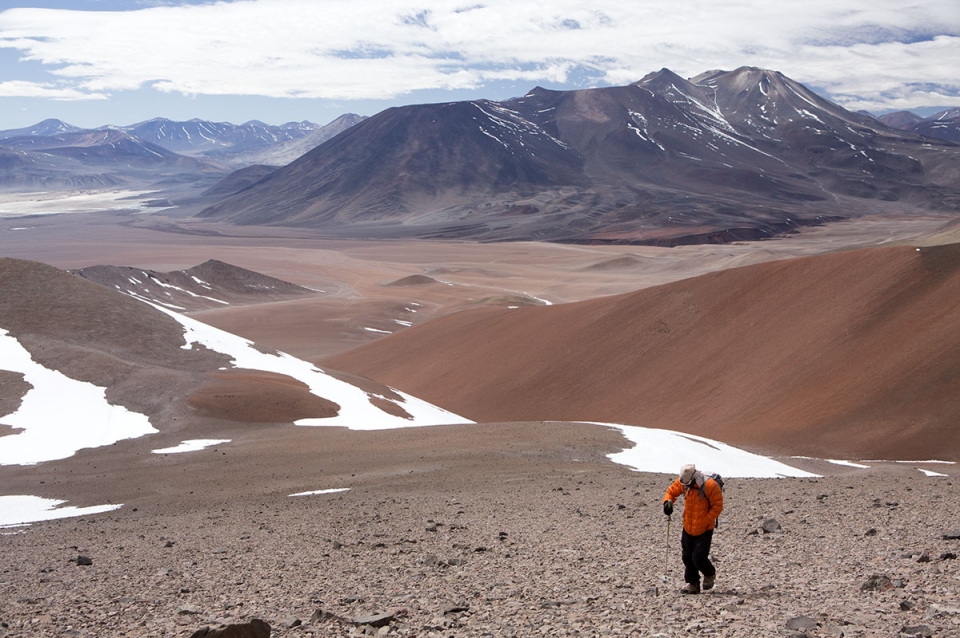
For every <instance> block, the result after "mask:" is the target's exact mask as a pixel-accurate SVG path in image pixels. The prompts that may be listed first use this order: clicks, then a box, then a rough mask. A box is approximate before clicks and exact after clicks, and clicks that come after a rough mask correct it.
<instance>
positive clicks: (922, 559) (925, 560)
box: [917, 552, 930, 563]
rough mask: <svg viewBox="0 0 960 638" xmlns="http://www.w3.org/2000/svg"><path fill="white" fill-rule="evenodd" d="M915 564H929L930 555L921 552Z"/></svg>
mask: <svg viewBox="0 0 960 638" xmlns="http://www.w3.org/2000/svg"><path fill="white" fill-rule="evenodd" d="M917 562H918V563H929V562H930V554H929V553H927V552H923V553H922V554H920V558H918V559H917Z"/></svg>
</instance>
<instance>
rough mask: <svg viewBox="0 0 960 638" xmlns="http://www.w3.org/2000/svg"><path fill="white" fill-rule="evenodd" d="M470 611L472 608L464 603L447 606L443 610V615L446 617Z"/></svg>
mask: <svg viewBox="0 0 960 638" xmlns="http://www.w3.org/2000/svg"><path fill="white" fill-rule="evenodd" d="M469 609H470V606H469V605H467V604H466V603H464V602H461V603H455V604H452V605H446V606H445V607H444V608H443V615H444V616H446V615H447V614H459V613H461V612H464V611H468V610H469Z"/></svg>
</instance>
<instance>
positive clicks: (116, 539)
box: [0, 426, 960, 638]
mask: <svg viewBox="0 0 960 638" xmlns="http://www.w3.org/2000/svg"><path fill="white" fill-rule="evenodd" d="M473 427H475V428H479V427H481V426H473ZM531 427H532V426H531ZM540 427H541V429H536V428H534V430H529V429H528V430H523V429H522V428H521V429H518V430H517V432H515V433H512V434H509V435H507V434H504V435H503V436H504V437H507V438H509V437H512V436H518V437H522V436H526V437H528V440H529V438H530V437H531V436H533V435H536V434H538V433H542V432H543V431H545V430H543V429H542V427H543V426H540ZM427 430H433V429H424V430H421V431H420V434H419V435H418V434H414V432H415V431H413V430H411V431H409V432H410V433H408V434H405V433H393V434H386V433H385V434H383V435H382V436H384V437H393V438H392V439H390V438H385V439H383V440H384V441H385V443H386V447H385V448H376V447H369V446H368V447H367V448H366V449H365V450H363V451H364V452H365V454H364V455H362V456H363V458H364V459H366V460H365V461H363V462H362V463H361V462H357V464H356V471H354V472H352V473H351V474H347V473H346V470H343V471H341V470H338V472H340V473H339V474H336V476H334V475H332V474H331V475H329V476H328V477H327V479H325V482H326V485H323V486H324V487H325V486H331V487H335V486H336V485H337V484H338V483H337V481H343V482H341V483H339V484H340V485H343V484H344V483H345V482H347V481H350V482H352V485H351V489H350V490H349V491H344V492H339V493H329V494H319V495H313V496H303V497H289V496H287V494H288V493H292V492H293V491H295V490H294V489H292V488H291V487H289V486H290V485H293V484H295V483H296V481H297V480H299V479H297V476H296V475H294V478H293V479H291V478H290V476H289V475H280V474H278V473H274V479H273V483H271V482H270V479H269V476H268V474H267V473H266V472H264V471H262V470H261V469H258V468H260V466H256V465H254V464H251V466H250V467H251V468H253V469H251V470H250V471H251V473H252V474H251V475H252V476H253V477H254V478H255V481H254V483H253V484H252V485H251V484H249V483H248V484H247V486H246V487H244V488H242V489H238V490H221V491H218V490H211V491H210V492H209V493H208V494H207V495H206V496H204V498H202V499H197V498H196V496H195V495H194V496H187V494H188V492H186V491H184V492H182V493H179V492H178V489H185V484H181V483H178V482H177V479H176V478H175V476H177V474H178V473H175V472H171V473H170V475H169V476H170V483H169V485H168V486H167V487H165V488H164V489H163V490H158V492H164V494H165V496H159V497H158V496H151V497H150V498H145V499H144V500H143V501H142V504H141V506H139V507H138V506H137V505H136V501H135V500H134V501H132V502H127V503H126V505H125V506H124V507H123V508H121V509H120V510H118V511H115V512H111V513H107V514H101V515H96V516H90V517H84V518H81V519H64V520H60V521H49V522H45V523H38V524H35V525H33V526H30V527H26V528H19V529H8V530H3V531H4V532H5V533H4V535H2V536H0V561H2V562H0V623H2V624H0V636H4V637H5V638H7V637H10V638H12V637H26V636H143V637H159V636H184V637H186V636H190V635H191V634H192V633H193V632H194V631H196V630H198V629H200V628H202V627H205V626H210V627H219V626H222V625H225V624H229V623H242V622H247V621H248V620H250V619H252V618H260V619H263V620H265V621H266V622H268V623H269V624H270V625H271V627H272V635H273V636H351V635H391V636H393V635H395V636H438V637H439V636H610V635H632V636H657V635H659V636H686V635H707V636H709V635H714V636H758V635H764V636H769V635H787V636H800V635H808V636H896V635H904V636H907V635H909V636H954V635H960V563H958V562H957V560H956V559H955V558H953V557H954V556H955V555H956V553H958V552H960V540H956V539H947V538H944V536H945V535H946V536H951V535H954V534H960V503H958V501H960V496H958V493H957V490H956V488H955V487H953V481H954V478H952V477H926V476H924V475H922V474H921V473H920V472H918V471H917V470H916V469H914V468H913V467H911V466H908V465H898V464H879V465H874V466H873V467H872V468H871V469H869V470H858V469H852V468H838V467H837V466H830V467H834V468H837V469H835V471H834V474H833V475H832V476H827V477H824V478H820V479H774V480H770V479H767V480H760V479H728V480H727V485H726V488H725V499H726V508H725V512H724V515H723V516H722V518H721V526H720V529H719V530H718V531H717V533H716V535H715V537H714V544H713V559H714V561H715V563H716V565H717V568H718V578H717V585H716V588H715V589H714V590H712V591H710V592H705V593H703V594H701V595H699V596H684V595H681V594H679V593H678V592H679V589H680V587H681V586H682V585H683V582H682V564H681V561H680V548H679V537H680V517H679V516H674V517H673V521H672V525H671V528H670V534H669V537H668V535H667V519H666V517H665V516H664V515H663V514H662V511H661V509H660V499H661V497H662V494H663V491H664V490H665V489H666V487H667V485H668V484H669V482H670V481H671V480H672V478H673V477H671V476H666V475H656V474H640V473H636V472H632V471H630V470H628V469H626V468H623V467H621V466H616V465H614V464H612V463H610V462H608V461H606V460H605V458H604V456H603V448H604V447H607V448H609V447H610V442H611V441H614V440H615V437H613V435H612V434H610V433H609V432H608V431H607V430H605V429H603V428H596V431H598V432H601V435H598V436H597V437H596V440H595V441H593V443H591V444H590V445H587V447H589V448H590V449H589V450H585V451H584V453H583V454H577V455H576V457H577V458H574V456H572V455H571V453H570V450H571V447H570V446H569V445H567V443H569V440H570V437H569V436H567V437H566V438H564V437H563V436H559V435H558V436H559V438H558V439H553V440H547V439H545V438H543V437H541V438H540V442H541V443H542V447H541V448H538V451H536V450H534V451H532V452H530V453H527V452H524V453H519V452H518V453H515V454H512V455H510V456H508V455H506V454H504V453H503V452H502V451H501V452H494V451H492V450H494V449H495V448H496V447H497V446H498V445H500V446H502V447H504V448H507V447H509V446H508V445H506V443H505V440H506V439H504V440H500V441H499V443H498V442H497V441H492V442H491V443H490V447H489V449H486V450H480V451H475V452H474V451H470V450H468V449H466V448H464V447H462V446H458V445H457V444H456V443H455V441H456V440H459V441H461V442H462V439H463V437H453V438H449V437H448V439H447V442H448V446H447V447H446V448H443V449H442V450H441V451H438V447H437V446H436V445H435V443H436V440H437V439H436V437H438V436H441V435H440V434H436V433H435V432H431V433H429V434H425V432H426V431H427ZM464 431H465V430H462V429H453V428H451V429H450V432H452V433H457V432H461V433H462V432H464ZM479 431H481V432H482V431H483V430H479ZM501 431H504V430H501ZM551 431H556V428H553V429H552V430H551ZM572 431H573V430H570V432H572ZM561 434H562V435H564V436H565V435H566V434H569V432H567V431H562V432H561ZM343 436H345V437H346V438H347V439H349V438H350V436H352V435H351V434H349V433H345V434H343ZM417 436H420V437H427V438H430V437H433V438H432V439H430V440H431V441H433V442H434V445H433V446H432V448H431V449H432V450H433V456H432V457H430V458H429V459H427V460H426V461H424V464H425V467H426V466H430V467H431V468H432V469H430V470H429V471H428V470H425V469H423V468H421V469H420V470H417V471H412V470H410V469H407V466H406V465H405V463H406V460H405V459H406V456H405V454H406V453H405V452H404V450H405V449H406V448H402V446H398V445H395V442H396V441H398V440H402V439H404V438H409V437H417ZM571 436H572V435H571ZM533 438H534V439H535V438H536V437H535V436H534V437H533ZM368 440H377V439H376V437H374V438H373V439H368ZM391 441H392V442H393V443H391ZM564 441H566V442H564ZM424 442H425V441H420V443H424ZM532 445H533V446H534V447H535V446H536V443H534V444H532ZM530 449H531V450H533V448H530ZM377 450H379V451H380V452H382V454H371V452H376V451H377ZM391 450H393V452H391ZM608 451H615V450H608ZM291 454H292V453H291ZM357 454H358V456H357V458H361V456H360V453H359V452H358V453H357ZM178 456H184V455H178ZM341 461H342V462H343V463H344V464H346V465H349V464H350V462H349V459H347V460H341ZM441 461H442V462H441ZM296 463H297V458H296V456H295V455H293V456H292V458H291V459H290V462H289V464H288V465H289V467H293V466H294V465H296ZM824 467H828V466H827V465H826V464H821V466H820V467H819V468H818V469H820V470H821V471H822V470H823V469H824ZM929 467H931V469H936V470H938V471H941V472H947V473H951V474H952V473H955V472H956V470H954V469H953V466H935V467H934V466H929ZM401 468H402V469H401ZM944 468H946V469H944ZM275 469H276V468H275ZM101 470H102V468H101ZM116 471H117V472H118V473H119V475H122V471H121V470H120V469H119V468H117V469H116ZM321 474H322V473H321ZM228 478H229V476H227V477H225V479H224V483H226V482H228V481H227V479H228ZM151 480H152V479H151ZM189 480H190V481H191V482H194V483H195V482H196V480H197V478H196V477H190V479H189ZM291 481H292V482H291ZM233 483H236V481H233ZM194 486H195V487H196V485H194ZM287 490H289V491H287ZM189 494H192V492H189ZM191 499H193V500H191ZM771 518H773V519H776V521H777V523H778V524H779V525H780V527H781V529H780V530H779V531H774V532H771V533H767V532H765V531H763V530H762V529H761V526H762V525H763V523H764V522H765V521H767V520H768V519H771ZM768 527H772V525H768ZM81 555H82V556H85V557H88V558H89V559H90V562H91V563H92V564H89V565H81V564H78V560H77V559H78V557H79V556H81ZM80 562H86V561H80ZM873 576H879V577H880V578H877V579H872V577H873ZM885 579H889V580H885ZM871 587H872V588H871ZM371 615H389V616H390V618H389V621H388V622H387V621H386V620H384V622H387V624H385V625H383V626H382V627H379V628H378V627H374V626H373V625H370V624H356V623H354V622H352V621H354V620H357V619H358V618H359V617H362V616H371ZM359 619H360V620H362V618H359Z"/></svg>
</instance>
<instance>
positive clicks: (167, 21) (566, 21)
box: [0, 0, 960, 129]
mask: <svg viewBox="0 0 960 638" xmlns="http://www.w3.org/2000/svg"><path fill="white" fill-rule="evenodd" d="M0 9H2V11H0V129H8V128H19V127H23V126H29V125H31V124H34V123H36V122H39V121H40V120H43V119H46V118H50V117H55V118H59V119H62V120H65V121H67V122H69V123H71V124H74V125H77V126H84V127H93V126H99V125H103V124H119V125H124V124H132V123H135V122H139V121H143V120H146V119H150V118H152V117H168V118H171V119H176V120H185V119H191V118H195V117H198V118H202V119H208V120H215V121H229V122H234V123H242V122H245V121H248V120H251V119H259V120H262V121H265V122H267V123H270V124H280V123H282V122H286V121H291V120H305V119H306V120H310V121H313V122H318V123H321V124H325V123H327V122H329V121H331V120H333V119H334V118H336V117H337V116H338V115H340V114H342V113H346V112H354V113H359V114H361V115H372V114H374V113H376V112H378V111H380V110H382V109H384V108H387V107H389V106H396V105H401V104H413V103H422V102H438V101H452V100H462V99H475V98H481V97H483V98H491V99H503V98H508V97H513V96H517V95H522V94H524V93H526V92H527V91H528V90H529V89H530V88H532V87H534V86H537V85H540V86H545V87H549V88H557V89H572V88H586V87H591V86H609V85H619V84H628V83H630V82H633V81H636V80H638V79H640V78H641V77H643V76H644V75H646V74H647V73H649V72H651V71H656V70H659V69H660V68H663V67H666V68H669V69H671V70H673V71H675V72H677V73H679V74H680V75H683V76H686V77H690V76H693V75H696V74H698V73H700V72H702V71H705V70H708V69H734V68H736V67H739V66H743V65H750V66H759V67H764V68H769V69H774V70H778V71H781V72H783V73H784V74H786V75H788V76H790V77H791V78H793V79H795V80H798V81H800V82H803V83H804V84H807V85H808V86H810V87H811V88H813V89H815V90H817V91H818V92H820V93H821V94H823V95H825V96H826V97H829V98H830V99H832V100H834V101H836V102H838V103H839V104H841V105H843V106H845V107H847V108H850V109H852V110H857V109H867V110H870V111H872V112H874V113H882V112H886V111H890V110H899V109H912V110H916V111H917V112H921V113H924V114H927V113H929V112H931V110H935V109H937V108H940V107H947V106H956V105H960V74H958V73H957V72H956V69H957V68H960V2H958V1H957V0H926V1H923V2H916V3H914V4H911V3H910V2H909V0H908V2H906V3H905V2H903V0H802V1H796V0H783V1H780V2H770V0H670V1H669V2H666V1H663V0H636V1H634V2H623V1H622V0H616V1H614V0H592V1H591V2H590V3H586V2H583V1H582V0H576V1H574V0H551V1H550V2H546V1H544V0H419V1H417V0H234V1H226V0H223V1H220V2H207V1H201V0H193V1H185V0H167V1H163V0H140V1H137V0H128V1H123V2H121V1H119V0H56V1H29V0H23V1H20V0H0Z"/></svg>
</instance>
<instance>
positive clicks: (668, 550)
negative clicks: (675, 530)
mask: <svg viewBox="0 0 960 638" xmlns="http://www.w3.org/2000/svg"><path fill="white" fill-rule="evenodd" d="M672 520H673V515H672V514H671V515H668V516H667V547H666V550H667V551H666V555H667V556H669V555H670V521H672Z"/></svg>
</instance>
